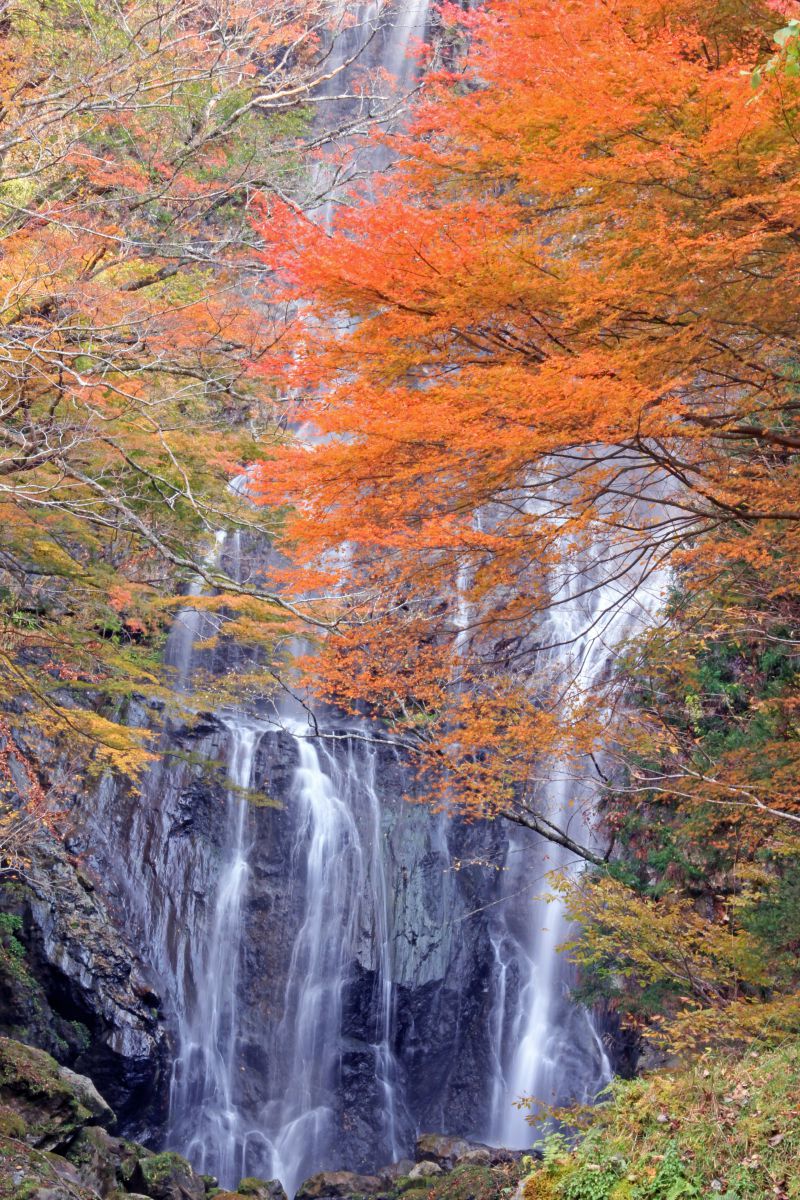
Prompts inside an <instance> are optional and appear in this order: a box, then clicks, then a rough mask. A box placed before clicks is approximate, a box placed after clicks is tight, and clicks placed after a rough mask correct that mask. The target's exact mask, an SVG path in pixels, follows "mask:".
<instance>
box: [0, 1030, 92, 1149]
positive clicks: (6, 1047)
mask: <svg viewBox="0 0 800 1200" xmlns="http://www.w3.org/2000/svg"><path fill="white" fill-rule="evenodd" d="M0 1105H2V1106H3V1110H4V1111H5V1112H6V1120H9V1119H10V1118H9V1117H8V1110H10V1111H11V1112H12V1113H16V1114H17V1117H18V1118H19V1120H20V1121H22V1123H23V1125H24V1131H23V1132H22V1133H21V1134H20V1135H18V1136H21V1138H22V1140H23V1141H25V1142H27V1143H28V1145H30V1146H35V1147H37V1148H39V1149H42V1150H54V1149H57V1148H58V1146H60V1145H61V1144H63V1143H64V1142H65V1141H67V1140H68V1139H69V1138H70V1137H72V1136H73V1135H74V1134H75V1133H77V1131H78V1130H79V1129H80V1128H82V1126H84V1125H86V1124H88V1123H89V1122H90V1121H91V1120H92V1119H93V1114H92V1112H91V1111H90V1109H89V1108H87V1107H86V1105H85V1104H83V1103H81V1099H80V1098H79V1096H78V1095H77V1094H76V1089H75V1086H74V1085H73V1083H71V1082H69V1081H68V1080H66V1079H64V1078H63V1077H62V1074H61V1068H60V1067H59V1065H58V1063H57V1062H56V1060H55V1059H54V1058H51V1056H50V1055H49V1054H47V1053H45V1051H44V1050H36V1049H35V1048H34V1047H33V1046H25V1045H23V1043H22V1042H15V1041H12V1040H11V1039H10V1038H0Z"/></svg>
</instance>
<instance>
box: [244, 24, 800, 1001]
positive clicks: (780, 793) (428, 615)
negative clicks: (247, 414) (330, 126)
mask: <svg viewBox="0 0 800 1200" xmlns="http://www.w3.org/2000/svg"><path fill="white" fill-rule="evenodd" d="M796 16H797V6H795V5H793V4H791V3H786V4H775V3H757V2H752V0H715V2H713V3H705V4H700V3H696V2H693V0H686V2H680V3H677V4H669V5H666V4H664V3H662V2H661V0H638V2H637V3H628V2H627V0H620V2H619V3H614V4H609V3H607V2H604V0H588V2H587V0H581V2H577V0H574V2H573V0H558V2H552V3H550V2H547V0H542V2H541V3H536V4H531V3H529V2H527V0H495V2H493V3H490V4H487V5H486V6H482V7H479V8H477V9H475V10H473V11H471V12H470V13H468V14H465V13H464V12H463V11H462V10H461V9H460V8H459V7H457V6H455V5H445V7H444V8H443V10H442V20H443V22H444V24H445V27H446V32H447V34H448V36H449V38H450V50H449V58H448V61H449V63H450V66H449V69H448V70H446V71H441V72H439V73H438V74H433V75H431V76H430V77H429V79H428V81H427V86H426V89H425V92H424V96H423V99H422V101H421V102H420V104H419V106H418V108H417V110H416V112H415V116H414V119H413V123H412V124H411V126H410V128H408V130H407V131H406V132H405V133H402V134H395V135H394V136H393V137H390V138H388V139H385V140H387V141H388V142H389V144H390V148H391V153H392V155H393V156H394V167H393V169H392V170H391V172H389V173H388V175H387V177H386V178H385V179H384V180H383V181H382V182H380V183H379V184H377V185H373V190H372V191H371V192H369V193H366V192H365V193H364V194H360V195H359V194H354V195H353V197H352V203H351V204H350V205H349V206H346V207H342V208H341V209H340V211H339V213H338V215H337V219H336V222H335V224H334V227H333V229H332V230H324V229H322V228H320V227H319V226H318V225H316V224H314V223H313V222H311V221H309V220H307V219H304V218H303V217H302V216H298V214H297V213H296V212H295V211H294V210H293V209H292V208H290V207H288V206H285V205H281V204H280V203H276V202H270V203H265V205H264V211H263V217H262V219H261V221H260V222H259V225H258V227H259V229H260V231H261V232H262V234H263V236H264V238H265V240H266V243H267V246H266V250H265V254H266V256H267V257H268V259H269V261H270V263H271V264H272V265H273V266H277V267H278V285H279V291H278V293H277V295H278V297H279V298H280V299H281V300H282V301H283V302H285V303H286V304H287V305H288V306H290V311H291V312H292V313H293V316H292V318H291V319H290V320H289V321H288V322H287V326H286V330H285V332H284V334H283V336H282V338H281V340H280V342H279V345H278V347H277V348H276V352H275V353H273V354H267V355H266V356H265V358H264V360H263V369H264V370H265V371H267V372H269V374H270V376H274V375H275V374H276V373H277V375H278V376H279V378H280V379H282V380H283V385H284V388H285V390H286V392H287V394H290V395H292V397H293V398H294V403H296V404H297V406H298V409H299V413H298V417H297V421H298V423H300V424H301V425H302V432H301V436H300V437H299V438H298V439H296V440H295V441H294V442H293V443H292V444H289V445H287V446H286V447H284V448H283V449H282V450H281V451H280V452H279V453H276V454H275V455H274V456H271V457H270V458H269V460H268V461H267V462H265V463H264V465H263V468H262V470H261V475H260V480H261V482H260V488H261V492H262V498H263V499H264V500H265V501H267V502H269V503H271V504H281V505H285V506H286V512H287V518H286V527H285V544H286V548H287V551H288V552H289V553H290V554H291V556H292V559H293V563H294V569H295V575H294V579H295V586H296V587H297V588H298V590H299V591H300V592H302V591H306V592H311V591H312V590H316V592H317V593H318V594H321V595H322V596H323V597H324V599H321V600H320V601H319V610H320V613H322V614H324V615H325V616H326V617H327V618H329V619H330V620H331V621H333V622H335V623H336V627H337V632H336V635H335V636H331V637H329V638H328V639H327V640H326V642H325V644H324V646H322V648H321V651H320V654H319V655H318V657H317V659H316V661H315V662H314V664H313V676H314V679H315V681H316V686H317V688H318V690H319V691H321V692H322V694H324V695H325V696H326V698H328V699H331V700H334V701H335V702H337V703H339V704H340V705H343V706H344V707H347V708H350V709H351V710H352V711H356V712H359V713H368V714H370V715H375V716H378V717H380V718H381V719H382V720H384V721H386V722H388V723H389V725H390V727H391V728H392V729H393V730H394V731H395V733H396V735H397V736H398V737H400V738H401V739H402V740H403V741H404V743H405V744H406V746H407V747H408V749H409V751H410V752H411V753H412V754H413V755H414V756H415V757H416V759H417V761H418V762H419V764H420V768H421V772H422V776H423V778H424V779H425V782H426V787H427V790H428V794H429V795H432V796H434V797H436V798H438V799H439V800H440V801H441V802H444V803H455V804H459V805H461V806H462V807H464V808H466V809H467V810H468V811H470V812H471V813H473V814H481V815H484V814H493V813H498V812H500V813H503V814H505V815H508V816H511V817H513V818H514V819H516V820H520V821H522V822H523V823H524V824H528V825H532V826H533V827H534V828H536V829H539V830H540V831H543V832H545V833H547V835H548V836H552V837H555V840H561V843H562V845H564V846H567V847H569V848H570V849H576V848H577V849H578V851H579V852H582V851H583V852H586V856H587V857H589V858H590V859H594V860H595V861H600V860H602V859H603V858H604V857H607V856H608V855H609V854H610V853H612V852H613V851H614V847H615V846H616V847H617V848H618V846H619V841H616V842H614V837H617V838H619V837H622V838H623V840H625V839H627V843H628V845H629V847H630V848H631V853H632V854H633V855H634V857H635V856H636V854H637V853H639V851H637V850H636V849H635V847H636V846H637V845H638V844H640V843H642V842H647V835H646V834H641V832H637V831H635V830H632V829H631V828H630V818H631V814H637V813H638V814H639V815H640V817H641V815H642V814H643V813H644V812H646V811H650V813H651V815H652V812H653V811H654V810H653V809H652V808H651V809H649V810H648V808H647V806H648V805H655V806H658V805H661V806H662V807H661V810H660V811H661V814H662V815H661V817H660V818H656V820H655V821H654V822H652V823H653V824H657V823H658V821H659V820H663V821H664V822H665V823H666V824H667V825H670V824H671V823H672V822H673V821H676V822H678V823H682V822H683V821H684V820H686V821H688V825H683V824H681V827H682V828H684V829H685V828H689V827H693V828H694V833H695V842H694V846H695V861H694V869H695V870H697V871H698V872H699V873H700V874H701V875H702V874H703V872H704V871H706V870H710V869H711V868H710V867H709V865H708V860H706V859H705V858H704V855H705V851H706V849H708V850H709V851H710V853H712V854H713V853H717V854H718V858H719V876H718V880H717V882H718V892H719V894H720V895H721V896H723V897H724V896H726V895H729V894H730V892H731V891H732V890H733V891H736V890H737V889H738V890H739V891H741V880H740V881H739V883H737V884H735V885H733V884H731V875H730V869H731V863H733V862H735V861H737V859H739V858H740V857H741V856H744V857H745V858H746V859H747V861H748V862H751V863H753V862H755V861H756V860H757V859H758V858H759V855H761V856H763V855H764V854H767V855H770V854H777V856H778V860H779V861H780V862H781V863H783V862H785V856H786V855H787V854H791V853H792V852H793V851H792V847H794V848H795V850H796V834H797V825H798V822H799V821H800V806H799V805H798V801H797V783H798V772H797V767H798V756H797V741H796V739H797V726H796V686H795V656H796V646H797V640H796V639H797V619H798V609H797V586H796V580H797V569H798V561H800V554H799V551H800V542H799V541H798V539H799V538H800V490H799V489H798V465H797V464H798V459H797V454H798V451H799V450H800V424H798V413H799V412H800V392H799V391H798V379H799V378H800V376H799V370H800V368H799V367H798V364H800V345H799V344H798V323H797V312H798V305H799V302H800V295H799V294H798V288H799V287H800V235H799V234H798V230H799V229H800V192H798V188H797V179H798V168H799V167H800V78H798V58H797V41H796V39H797V30H798V27H797V25H796V24H792V23H791V22H792V21H793V20H794V18H795V17H796ZM787 22H789V23H788V24H787ZM776 31H780V32H779V33H778V36H777V39H776V36H775V35H776ZM462 51H463V58H461V59H459V54H460V53H462ZM445 57H446V58H447V57H448V56H447V55H446V56H445ZM273 295H275V293H274V292H273ZM292 306H293V307H292ZM298 396H299V397H300V399H299V401H298V400H297V399H296V398H297V397H298ZM309 428H313V430H314V437H313V438H309V437H308V436H307V431H308V429H309ZM345 546H346V547H347V551H346V553H343V552H342V547H345ZM334 552H336V553H334ZM657 614H660V615H658V616H657ZM623 644H625V645H627V649H625V650H624V652H623V651H622V649H621V647H622V646H623ZM598 647H599V648H598ZM770 652H771V653H772V654H773V655H777V659H776V660H775V661H773V660H772V659H770V658H769V653H770ZM715 655H716V656H717V657H719V656H721V657H722V658H723V659H725V660H726V662H727V666H726V668H725V671H722V673H721V674H720V671H716V668H715V667H714V666H713V662H712V660H715ZM726 656H727V658H726ZM778 660H779V662H778V665H777V666H776V661H778ZM603 664H604V665H603ZM589 668H591V669H589ZM715 671H716V673H715ZM726 672H727V673H726ZM737 689H738V690H737ZM734 693H736V695H735V698H732V697H734ZM720 710H722V712H723V714H724V715H725V716H726V718H727V716H730V725H731V726H732V727H733V728H734V729H735V731H736V737H733V736H732V737H730V738H726V736H722V735H718V730H717V726H718V724H719V721H720ZM737 739H738V740H737ZM615 757H616V759H617V762H616V765H615V763H614V761H613V760H614V759H615ZM553 762H558V763H559V764H560V767H559V770H560V771H561V772H562V773H564V772H566V773H567V774H572V775H573V776H574V778H575V781H576V782H575V787H574V798H575V803H577V804H578V805H580V803H581V802H582V798H583V797H585V795H586V779H587V773H588V775H589V776H591V777H592V782H593V786H592V787H591V788H590V789H589V790H590V791H591V792H592V794H593V795H595V796H596V795H597V792H598V790H599V791H601V792H602V791H605V792H606V794H607V797H608V804H609V806H610V808H609V811H608V813H607V816H608V824H607V825H606V827H605V829H604V831H603V834H602V836H601V837H599V838H598V839H597V840H595V841H594V842H593V841H592V835H591V834H590V833H589V832H588V831H587V830H586V829H585V828H584V829H583V830H582V831H580V826H577V827H576V826H575V824H574V822H573V823H572V824H573V834H572V835H570V836H569V837H565V836H564V828H563V824H562V825H561V826H560V827H559V828H553V827H552V822H553V814H552V813H548V811H547V807H546V799H545V800H543V798H542V795H543V789H542V778H543V776H546V775H547V772H548V769H549V770H552V764H553ZM547 764H550V766H549V767H548V765H547ZM765 764H769V767H768V768H767V767H765ZM545 791H546V789H545ZM626 821H628V826H626ZM548 822H550V823H551V824H550V828H547V825H548ZM555 824H556V825H558V822H557V821H556V822H555ZM633 824H635V819H633ZM575 828H577V829H578V830H579V834H576V833H574V829H575ZM609 830H610V832H611V836H612V841H611V842H609V840H608V838H609ZM615 830H616V833H615V832H614V831H615ZM559 834H561V837H560V838H559ZM637 838H638V839H639V842H638V843H637ZM576 841H577V843H581V842H582V845H580V844H578V845H577V847H576ZM698 847H702V849H697V848H698ZM640 849H641V856H640V860H639V865H640V868H641V869H640V872H639V877H638V881H637V886H638V887H640V888H645V889H646V888H647V887H648V886H649V884H648V879H650V880H652V875H651V874H648V872H649V871H650V870H651V866H650V865H649V862H650V860H649V857H648V856H650V855H651V854H654V853H655V849H657V848H655V847H654V846H653V844H652V843H651V844H649V845H645V846H644V847H643V848H641V846H640ZM676 853H677V852H676ZM690 858H691V855H690ZM654 861H655V860H654ZM665 861H666V860H665ZM772 861H773V865H774V863H775V861H776V860H775V859H773V860H772ZM691 866H692V864H691V863H690V864H689V866H687V867H686V870H684V873H683V875H682V876H681V879H682V882H681V881H680V880H679V879H678V876H679V875H680V874H681V873H680V871H676V875H675V885H676V887H682V886H684V885H686V886H688V885H687V884H686V879H687V874H686V872H687V871H688V872H689V874H691V871H690V870H689V868H690V867H691ZM776 869H777V870H778V872H779V873H780V871H781V870H782V869H783V867H782V866H780V867H778V868H776ZM754 886H755V885H754ZM689 890H691V888H689ZM721 903H722V904H723V909H724V911H725V912H726V913H727V915H726V920H728V919H732V918H731V917H730V912H729V911H728V909H727V908H726V907H725V905H726V902H725V901H724V900H723V901H721ZM601 907H602V905H601ZM587 919H588V917H587ZM649 919H650V917H648V915H647V913H646V912H645V910H644V909H642V911H641V912H640V913H639V920H641V921H645V922H646V921H648V920H649ZM671 920H672V923H673V925H674V926H675V927H676V928H681V927H682V925H683V927H686V923H685V922H682V919H681V916H680V910H676V913H675V914H674V917H673V918H671ZM612 924H613V922H612ZM687 928H688V927H687ZM730 928H731V929H732V928H733V926H731V927H730ZM687 936H688V934H687ZM723 940H724V939H723ZM737 953H738V951H737ZM632 969H633V968H632ZM728 969H729V971H730V973H731V978H734V977H735V978H736V979H739V975H737V971H738V970H739V966H737V963H736V961H734V962H732V963H729V964H728V967H727V968H726V970H728ZM740 982H742V987H743V988H744V994H745V996H746V1000H745V1001H744V1002H745V1003H747V1002H749V1000H750V999H752V997H753V996H754V995H755V994H756V993H757V992H758V991H759V988H761V986H762V983H763V980H762V979H761V978H760V976H758V972H757V971H756V972H755V973H754V974H753V976H752V978H744V977H743V981H742V980H740ZM738 988H739V985H738V984H734V985H732V988H731V989H726V987H725V986H723V987H722V988H721V991H720V993H719V994H718V995H717V997H716V999H715V1000H714V1001H713V1002H712V1001H710V1000H706V1001H703V1003H707V1004H711V1005H712V1007H713V1005H718V1006H725V1005H727V1004H728V1002H729V1001H731V1000H732V999H733V998H734V997H738V996H739V994H740V992H739V990H738Z"/></svg>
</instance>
